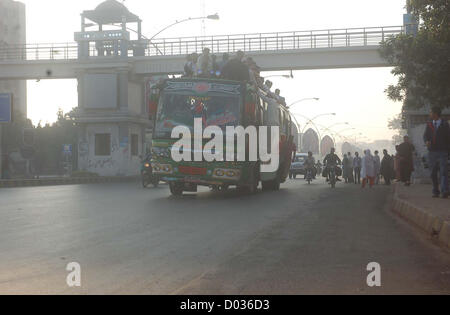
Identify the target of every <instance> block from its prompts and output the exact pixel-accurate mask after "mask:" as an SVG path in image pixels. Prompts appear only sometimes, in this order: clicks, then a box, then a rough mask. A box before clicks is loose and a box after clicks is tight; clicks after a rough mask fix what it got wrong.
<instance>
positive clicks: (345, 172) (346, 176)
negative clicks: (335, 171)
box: [342, 154, 349, 184]
mask: <svg viewBox="0 0 450 315" xmlns="http://www.w3.org/2000/svg"><path fill="white" fill-rule="evenodd" d="M348 165H349V159H348V156H347V154H344V158H343V159H342V171H343V175H344V176H343V177H344V180H345V183H346V184H347V183H348V182H349V181H348V179H349V167H348Z"/></svg>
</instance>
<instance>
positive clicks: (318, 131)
mask: <svg viewBox="0 0 450 315" xmlns="http://www.w3.org/2000/svg"><path fill="white" fill-rule="evenodd" d="M293 115H298V116H300V117H303V118H304V119H306V121H307V122H306V124H305V127H304V128H303V129H302V131H301V135H300V148H302V147H303V136H304V133H305V131H306V127H308V126H309V125H313V126H314V128H316V132H317V134H318V136H319V155H321V148H320V142H321V141H322V138H321V134H320V130H319V128H318V127H317V125H316V124H315V123H314V121H315V120H316V119H318V118H320V117H323V116H336V113H326V114H320V115H317V116H315V117H314V118H312V119H310V118H308V117H306V116H304V115H302V114H293Z"/></svg>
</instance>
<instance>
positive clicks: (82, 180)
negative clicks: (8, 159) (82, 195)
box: [0, 176, 140, 188]
mask: <svg viewBox="0 0 450 315" xmlns="http://www.w3.org/2000/svg"><path fill="white" fill-rule="evenodd" d="M139 178H140V177H139V176H126V177H78V178H70V177H58V178H42V179H11V180H0V188H13V187H35V186H60V185H80V184H102V183H117V182H132V181H137V180H139Z"/></svg>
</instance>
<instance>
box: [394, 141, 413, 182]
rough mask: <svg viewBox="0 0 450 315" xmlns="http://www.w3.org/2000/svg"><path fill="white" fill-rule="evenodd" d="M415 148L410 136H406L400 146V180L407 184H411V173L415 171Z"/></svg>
mask: <svg viewBox="0 0 450 315" xmlns="http://www.w3.org/2000/svg"><path fill="white" fill-rule="evenodd" d="M415 150H416V149H415V148H414V146H413V145H412V144H411V142H410V140H409V137H408V136H405V137H404V138H403V143H402V144H400V145H399V146H398V156H399V171H400V181H401V182H402V183H404V184H405V186H411V175H412V172H413V171H414V162H413V153H414V151H415Z"/></svg>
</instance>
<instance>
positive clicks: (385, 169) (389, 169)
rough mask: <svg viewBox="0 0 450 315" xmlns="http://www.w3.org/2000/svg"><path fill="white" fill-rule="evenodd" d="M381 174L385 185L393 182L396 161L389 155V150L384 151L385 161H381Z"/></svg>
mask: <svg viewBox="0 0 450 315" xmlns="http://www.w3.org/2000/svg"><path fill="white" fill-rule="evenodd" d="M380 174H381V176H383V179H384V183H385V184H386V185H390V184H391V180H392V179H393V178H394V160H393V158H392V156H390V155H389V154H388V151H387V150H383V159H382V160H381V167H380Z"/></svg>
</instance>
